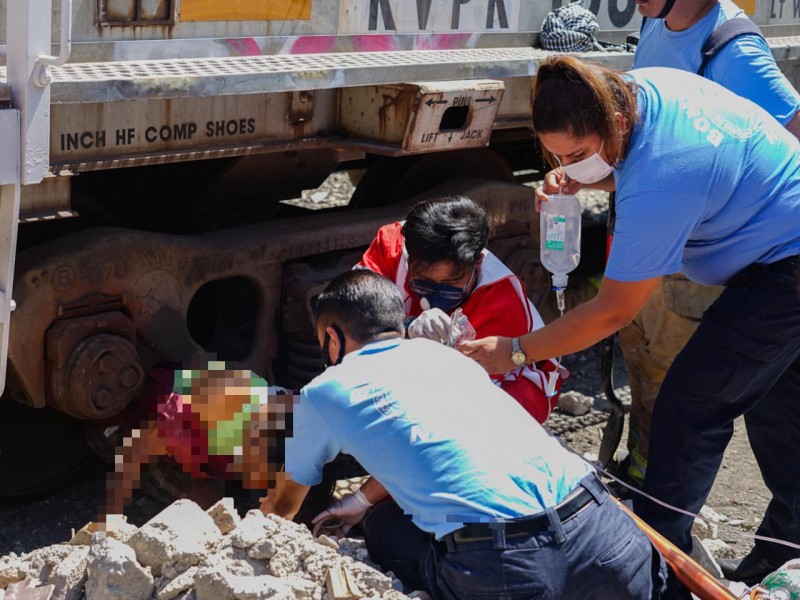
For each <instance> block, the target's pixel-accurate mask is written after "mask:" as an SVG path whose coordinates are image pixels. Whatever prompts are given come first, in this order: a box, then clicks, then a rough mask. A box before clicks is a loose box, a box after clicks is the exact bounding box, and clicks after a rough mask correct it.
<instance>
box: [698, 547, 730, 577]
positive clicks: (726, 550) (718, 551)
mask: <svg viewBox="0 0 800 600" xmlns="http://www.w3.org/2000/svg"><path fill="white" fill-rule="evenodd" d="M701 543H702V545H703V547H704V548H705V549H706V550H707V551H708V552H709V553H710V554H711V555H713V556H714V558H735V556H736V555H735V553H734V551H733V548H731V547H730V546H729V545H728V544H726V543H725V542H723V541H722V540H702V541H701ZM721 573H722V571H720V577H722V575H721Z"/></svg>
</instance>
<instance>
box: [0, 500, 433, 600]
mask: <svg viewBox="0 0 800 600" xmlns="http://www.w3.org/2000/svg"><path fill="white" fill-rule="evenodd" d="M341 582H346V584H347V585H344V586H343V585H342V583H341ZM20 586H21V587H20ZM16 588H18V589H23V588H24V589H28V588H30V591H34V590H35V591H36V592H41V597H42V598H47V599H48V600H101V599H102V600H173V599H175V600H262V599H270V600H304V599H308V600H347V599H350V598H385V599H387V600H403V599H406V598H409V596H406V595H405V594H403V593H402V589H403V586H402V584H401V583H400V581H399V580H398V579H396V578H394V577H393V575H392V574H391V573H389V574H384V573H382V572H381V571H380V570H378V568H377V566H376V565H374V564H373V563H371V562H370V561H369V557H368V554H367V551H366V548H365V547H364V543H363V541H361V540H356V539H342V540H338V539H337V538H335V537H329V536H324V535H323V536H320V537H319V538H316V539H315V538H314V537H313V536H312V535H311V532H310V531H309V530H308V528H306V527H305V526H303V525H298V524H296V523H292V522H290V521H286V520H285V519H281V518H280V517H276V516H274V515H270V516H269V517H266V516H264V515H263V514H262V513H261V512H260V511H258V510H251V511H250V512H249V513H248V514H247V515H246V516H245V517H244V518H243V519H242V518H240V517H239V515H238V514H237V513H236V511H235V510H234V508H233V504H232V502H231V501H230V499H225V500H221V501H220V502H218V503H217V504H215V505H214V506H212V507H211V508H210V509H209V510H208V511H203V510H202V509H201V508H200V507H199V506H197V505H196V504H194V503H193V502H190V501H188V500H179V501H177V502H175V503H173V504H172V505H170V506H169V507H167V508H166V509H165V510H163V511H162V512H161V513H159V514H158V515H156V516H155V517H154V518H153V519H151V520H150V521H148V522H147V523H145V524H144V525H143V526H142V527H140V528H138V529H137V528H136V527H134V526H133V525H130V524H128V523H125V522H117V523H115V524H114V525H113V526H112V525H109V526H108V531H102V530H100V528H98V527H97V526H96V525H95V524H91V525H90V526H87V527H84V528H83V529H81V530H80V531H78V532H77V533H76V534H75V535H74V536H73V538H72V539H71V540H70V542H69V543H65V544H56V545H53V546H48V547H46V548H41V549H39V550H35V551H33V552H30V553H28V554H25V555H22V556H17V555H16V554H13V553H12V554H10V555H8V556H5V557H0V599H2V598H3V597H4V596H6V595H7V590H12V589H16ZM26 597H27V596H26ZM411 597H414V598H424V597H425V595H424V594H422V595H421V594H420V593H414V594H412V596H411ZM37 598H38V596H37Z"/></svg>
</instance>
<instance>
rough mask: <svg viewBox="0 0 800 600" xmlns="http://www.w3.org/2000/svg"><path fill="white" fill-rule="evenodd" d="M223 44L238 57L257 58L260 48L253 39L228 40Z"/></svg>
mask: <svg viewBox="0 0 800 600" xmlns="http://www.w3.org/2000/svg"><path fill="white" fill-rule="evenodd" d="M225 42H226V43H227V44H228V45H229V46H230V47H231V48H233V50H234V52H236V54H238V55H239V56H259V55H260V54H261V48H260V47H259V46H258V44H257V43H256V41H255V40H254V39H253V38H229V39H226V40H225Z"/></svg>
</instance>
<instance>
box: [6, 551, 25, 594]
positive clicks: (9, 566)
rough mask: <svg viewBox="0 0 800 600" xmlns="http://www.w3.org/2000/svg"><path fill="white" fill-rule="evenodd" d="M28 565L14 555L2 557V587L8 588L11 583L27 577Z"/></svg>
mask: <svg viewBox="0 0 800 600" xmlns="http://www.w3.org/2000/svg"><path fill="white" fill-rule="evenodd" d="M26 570H27V569H26V566H25V564H24V563H23V562H22V560H21V559H20V558H18V557H17V556H14V555H10V556H5V557H3V558H1V559H0V589H6V587H8V585H9V584H10V583H16V582H18V581H22V580H23V579H25V575H26Z"/></svg>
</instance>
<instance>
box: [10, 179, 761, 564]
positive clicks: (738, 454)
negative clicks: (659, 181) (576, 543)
mask: <svg viewBox="0 0 800 600" xmlns="http://www.w3.org/2000/svg"><path fill="white" fill-rule="evenodd" d="M349 189H351V188H349V182H347V181H344V180H343V179H342V178H338V179H336V180H335V181H333V182H332V183H331V184H330V185H329V186H328V187H323V188H321V191H317V192H313V191H312V192H309V194H308V195H307V196H308V197H307V198H306V197H305V195H304V200H305V202H306V203H309V202H310V203H315V204H318V205H327V204H328V203H329V202H331V198H332V197H335V196H337V195H342V194H347V193H349ZM314 194H316V196H314ZM584 202H585V206H586V214H585V218H586V219H588V220H592V221H597V220H598V219H600V220H602V218H603V211H604V203H603V198H602V197H599V198H598V197H587V198H584ZM320 207H321V206H320ZM574 283H575V284H576V285H575V286H573V290H579V289H580V287H581V286H580V285H578V283H579V282H578V281H577V280H575V281H574ZM584 289H585V288H584ZM564 364H565V365H566V366H567V367H568V368H569V369H571V370H572V373H573V376H572V378H571V379H570V380H569V381H568V382H567V383H566V385H565V390H566V391H568V390H576V391H579V392H581V393H582V394H584V395H587V396H591V397H593V398H594V399H595V408H594V410H592V412H590V413H589V414H587V415H585V416H582V417H572V416H568V415H562V414H559V413H556V414H554V415H553V416H552V417H551V421H550V426H551V428H552V429H553V430H554V431H555V432H556V433H557V434H558V435H560V436H561V437H562V438H563V439H564V440H565V441H566V442H567V443H568V444H569V445H570V446H571V447H572V448H574V449H575V450H576V451H577V452H578V453H579V454H586V453H588V454H596V453H597V450H598V447H599V443H600V437H601V434H602V427H603V425H604V424H605V421H606V419H607V417H608V410H609V408H608V404H607V402H606V401H605V398H604V396H603V393H602V389H601V382H600V366H599V365H600V363H599V352H598V350H597V349H596V348H590V349H589V350H587V351H585V352H582V353H579V354H575V355H570V356H567V357H564ZM615 381H616V388H617V394H618V396H619V397H621V398H622V399H623V401H624V402H625V403H626V405H628V406H629V401H630V400H629V398H630V392H629V387H628V382H627V375H626V373H625V370H624V366H623V362H622V359H621V356H619V355H618V356H617V360H616V370H615ZM625 435H627V432H626V433H625ZM624 439H625V437H623V445H624ZM104 478H105V472H104V467H103V465H102V464H100V463H99V461H97V462H94V463H92V464H90V465H89V466H88V467H87V468H86V469H85V470H84V471H83V472H82V473H81V474H80V475H79V476H78V477H76V478H75V479H73V480H72V481H70V482H67V483H65V484H64V485H62V486H61V487H59V489H57V490H55V491H53V492H51V493H48V494H44V495H41V496H39V497H35V498H27V499H24V500H19V501H15V502H8V501H6V502H3V503H0V556H3V555H6V554H8V553H9V552H16V553H23V552H28V551H31V550H33V549H35V548H39V547H42V546H45V545H50V544H54V543H57V542H63V541H65V540H67V539H69V537H70V530H71V528H75V529H78V528H80V527H81V526H82V525H83V524H85V523H86V522H87V521H90V520H93V519H94V518H95V516H96V512H97V507H98V504H99V502H100V498H101V497H102V495H103V493H104ZM768 499H769V495H768V492H767V490H766V488H765V487H764V484H763V482H762V480H761V477H760V475H759V471H758V468H757V466H756V464H755V459H754V458H753V455H752V452H751V451H750V447H749V444H748V441H747V434H746V432H745V429H744V425H743V423H742V422H741V420H740V422H737V423H736V432H735V434H734V437H733V440H732V442H731V444H730V446H729V448H728V451H727V453H726V455H725V460H724V463H723V466H722V469H721V470H720V473H719V476H718V478H717V481H716V483H715V485H714V488H713V489H712V492H711V496H710V498H709V499H708V505H709V506H710V507H712V508H713V509H714V510H716V511H717V512H718V513H721V514H722V515H724V516H725V517H726V518H727V520H728V521H731V522H733V523H735V524H736V525H734V526H732V527H730V526H727V527H721V528H720V532H719V537H720V538H721V539H722V540H724V541H726V542H728V543H729V544H730V545H731V546H732V547H733V549H734V551H735V553H736V554H737V555H743V554H745V553H746V552H747V551H748V550H749V548H750V547H751V546H752V542H751V540H748V539H746V538H741V537H739V536H737V535H735V532H737V531H740V532H751V531H753V530H754V528H755V526H756V525H757V524H758V522H759V521H760V519H761V516H762V514H763V511H764V509H765V507H766V504H767V502H768ZM148 502H152V501H149V500H148V499H146V498H140V500H139V506H136V507H134V511H139V514H140V515H141V514H146V513H147V512H148V511H152V509H153V506H150V505H148V504H147V503H148ZM136 520H141V519H134V521H136Z"/></svg>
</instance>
